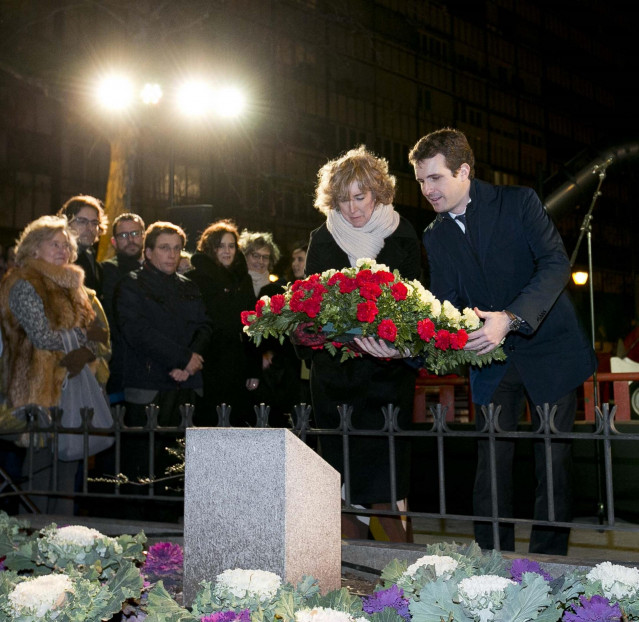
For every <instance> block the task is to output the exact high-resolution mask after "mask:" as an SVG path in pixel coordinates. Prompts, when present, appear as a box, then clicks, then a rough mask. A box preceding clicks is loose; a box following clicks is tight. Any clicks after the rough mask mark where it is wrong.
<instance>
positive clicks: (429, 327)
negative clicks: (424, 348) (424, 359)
mask: <svg viewBox="0 0 639 622" xmlns="http://www.w3.org/2000/svg"><path fill="white" fill-rule="evenodd" d="M417 334H418V335H419V338H420V339H421V340H422V341H430V340H431V339H432V338H433V335H434V334H435V324H433V320H431V319H429V318H426V319H425V320H419V322H417Z"/></svg>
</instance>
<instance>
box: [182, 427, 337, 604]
mask: <svg viewBox="0 0 639 622" xmlns="http://www.w3.org/2000/svg"><path fill="white" fill-rule="evenodd" d="M340 505H341V500H340V477H339V473H337V471H335V470H334V469H333V468H332V467H331V466H329V465H328V464H327V463H326V462H325V461H324V460H322V459H321V458H320V457H319V456H318V455H317V454H316V453H315V452H314V451H313V450H311V449H309V448H308V447H307V446H306V445H305V444H304V443H303V442H301V441H300V440H299V439H298V438H297V437H296V436H294V435H293V434H292V433H291V432H289V431H288V430H284V429H274V428H273V429H271V428H266V429H254V428H189V429H188V430H187V431H186V472H185V490H184V602H185V604H190V603H191V602H192V600H193V598H194V597H195V594H196V593H197V591H198V590H199V583H200V582H201V581H205V580H206V581H213V580H214V579H215V577H216V575H218V574H219V573H221V572H223V571H224V570H227V569H229V568H243V569H258V570H269V571H271V572H275V573H276V574H278V575H280V576H281V577H282V579H283V580H284V581H290V582H292V583H297V582H298V581H299V580H300V579H301V578H302V576H304V575H312V576H314V577H315V578H316V579H318V580H319V584H320V589H321V590H322V592H328V591H331V590H333V589H338V588H339V587H340V584H341V541H340V537H341V533H340V509H341V508H340Z"/></svg>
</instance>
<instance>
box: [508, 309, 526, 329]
mask: <svg viewBox="0 0 639 622" xmlns="http://www.w3.org/2000/svg"><path fill="white" fill-rule="evenodd" d="M504 313H505V314H506V315H507V316H508V319H509V320H510V322H509V323H508V330H509V331H510V332H512V333H514V332H517V331H518V330H519V329H520V328H521V325H522V323H523V320H522V319H521V318H520V317H519V316H517V315H515V314H514V313H513V312H512V311H508V309H504Z"/></svg>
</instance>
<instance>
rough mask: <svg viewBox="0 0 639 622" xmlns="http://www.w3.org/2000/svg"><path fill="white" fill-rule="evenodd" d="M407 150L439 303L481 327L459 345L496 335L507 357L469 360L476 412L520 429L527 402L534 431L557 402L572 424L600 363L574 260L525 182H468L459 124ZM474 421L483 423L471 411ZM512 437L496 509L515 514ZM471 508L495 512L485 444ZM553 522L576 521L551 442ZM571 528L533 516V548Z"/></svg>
mask: <svg viewBox="0 0 639 622" xmlns="http://www.w3.org/2000/svg"><path fill="white" fill-rule="evenodd" d="M409 159H410V161H411V163H412V164H413V166H414V168H415V177H416V179H417V182H418V183H419V184H420V186H421V190H422V193H423V195H424V196H425V197H426V199H427V200H428V202H429V203H430V204H431V205H432V206H433V208H434V210H435V212H437V217H436V218H435V220H434V221H433V222H432V223H431V225H430V226H429V227H428V228H427V229H426V231H425V232H424V238H423V241H424V246H425V247H426V251H427V253H428V260H429V264H430V273H431V282H430V287H431V290H432V292H433V294H434V295H435V296H437V297H438V298H440V300H444V299H447V300H449V301H450V302H451V303H452V304H453V305H455V306H457V307H460V308H461V307H471V308H475V311H476V312H477V314H478V316H479V317H480V318H481V319H482V320H483V322H484V325H483V327H482V328H480V329H479V330H477V331H475V332H473V333H471V334H470V337H469V339H468V344H467V346H466V349H469V350H474V351H476V352H477V353H478V354H483V353H486V352H490V351H491V350H493V349H494V348H495V347H497V346H498V345H499V344H500V343H503V348H504V351H505V352H506V354H507V356H508V359H507V361H506V362H505V363H502V362H499V363H492V364H491V365H486V366H484V367H481V368H472V369H471V377H470V379H471V387H472V393H473V401H474V402H475V403H476V404H477V412H479V408H480V407H481V406H482V405H486V404H489V403H493V404H495V406H501V414H500V417H499V426H500V427H501V429H503V430H514V429H516V426H517V422H518V420H519V418H520V417H521V415H522V413H523V407H524V400H525V399H527V400H528V402H529V405H530V411H531V412H532V414H533V415H532V416H533V429H537V428H538V427H539V417H538V415H537V411H536V407H537V406H543V405H544V404H546V403H547V404H550V405H551V406H556V407H557V412H556V413H555V415H554V418H553V422H554V425H555V426H556V429H557V430H559V431H560V432H569V431H571V430H572V426H573V422H574V419H575V412H576V408H577V397H576V389H577V387H579V386H581V385H582V384H583V382H584V381H585V380H586V379H587V378H588V377H589V376H591V375H592V373H593V371H594V370H595V368H596V359H595V354H594V351H593V349H592V344H590V343H589V341H588V339H587V338H586V335H585V334H584V332H583V330H582V329H581V327H580V324H579V321H578V318H577V314H576V312H575V309H574V307H573V306H572V303H571V302H570V300H569V298H568V294H567V293H566V291H565V288H566V285H567V283H568V280H569V278H570V262H569V260H568V256H567V254H566V251H565V248H564V245H563V242H562V240H561V237H560V235H559V233H558V231H557V229H556V228H555V226H554V225H553V223H552V221H551V220H550V217H549V215H548V214H547V212H546V210H545V209H544V207H543V205H542V204H541V201H540V200H539V198H538V197H537V195H536V194H535V192H534V191H533V190H531V189H530V188H520V187H514V186H493V185H492V184H488V183H485V182H482V181H479V180H477V179H474V161H475V160H474V155H473V152H472V149H471V148H470V146H469V144H468V141H467V140H466V137H465V136H464V134H463V133H462V132H459V131H458V130H453V129H448V128H447V129H443V130H439V131H436V132H433V133H431V134H429V135H427V136H425V137H424V138H422V139H421V140H419V141H418V142H417V144H416V145H415V147H414V148H413V150H412V151H411V153H410V154H409ZM477 426H478V427H479V428H480V429H481V428H482V427H483V426H484V420H483V418H482V417H481V416H479V417H478V418H477ZM514 448H515V441H514V440H501V441H499V442H498V443H497V444H496V460H497V478H498V479H497V496H498V513H499V516H504V517H508V516H512V515H513V514H512V511H513V507H512V505H513V503H512V494H513V475H512V474H513V456H514ZM478 450H479V459H478V464H477V474H476V478H475V490H474V513H475V515H477V516H490V515H491V514H492V508H491V485H490V470H489V448H488V445H487V442H485V441H480V443H479V447H478ZM552 474H553V484H554V506H555V520H557V521H563V522H568V521H570V520H571V502H570V490H571V481H570V478H571V456H570V443H569V442H567V441H554V442H553V443H552ZM535 475H536V478H537V489H536V492H535V513H534V516H535V518H536V519H539V520H545V519H547V518H548V516H549V510H548V495H547V491H548V489H547V477H546V465H545V453H544V444H543V442H542V441H539V442H537V443H535ZM568 533H569V532H568V529H564V528H552V527H546V526H539V525H535V526H533V528H532V532H531V538H530V549H529V550H530V552H531V553H546V554H554V555H558V554H563V555H565V554H566V551H567V547H568ZM499 535H500V547H501V549H502V550H514V544H515V542H514V525H513V524H512V523H509V524H502V525H501V526H500V528H499ZM475 537H476V540H477V542H478V544H479V545H480V546H481V547H482V548H492V547H493V546H494V544H495V543H494V542H493V533H492V525H491V524H490V523H487V522H477V523H476V524H475Z"/></svg>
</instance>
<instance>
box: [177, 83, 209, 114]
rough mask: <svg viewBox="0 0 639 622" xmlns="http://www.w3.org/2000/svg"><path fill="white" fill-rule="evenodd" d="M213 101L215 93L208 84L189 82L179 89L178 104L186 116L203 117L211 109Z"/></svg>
mask: <svg viewBox="0 0 639 622" xmlns="http://www.w3.org/2000/svg"><path fill="white" fill-rule="evenodd" d="M212 101H213V91H212V90H211V87H210V86H209V85H208V84H207V83H206V82H203V81H192V82H187V83H185V84H183V85H182V86H181V87H180V88H179V89H178V93H177V103H178V106H179V108H180V110H181V111H182V112H183V113H184V114H186V115H189V116H192V117H198V116H202V115H203V114H205V113H207V112H208V111H209V110H210V109H211V105H212Z"/></svg>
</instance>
